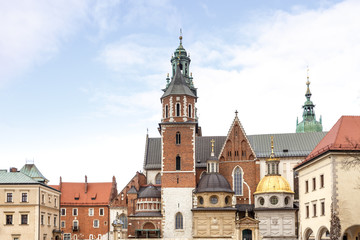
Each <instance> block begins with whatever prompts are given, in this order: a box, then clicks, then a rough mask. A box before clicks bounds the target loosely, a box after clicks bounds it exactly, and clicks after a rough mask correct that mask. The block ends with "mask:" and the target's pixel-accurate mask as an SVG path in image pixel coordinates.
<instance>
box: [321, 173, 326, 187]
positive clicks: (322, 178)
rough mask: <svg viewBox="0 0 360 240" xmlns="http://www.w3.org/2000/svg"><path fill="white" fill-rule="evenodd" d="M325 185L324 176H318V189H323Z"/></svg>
mask: <svg viewBox="0 0 360 240" xmlns="http://www.w3.org/2000/svg"><path fill="white" fill-rule="evenodd" d="M324 185H325V183H324V174H322V175H320V187H321V188H323V187H324Z"/></svg>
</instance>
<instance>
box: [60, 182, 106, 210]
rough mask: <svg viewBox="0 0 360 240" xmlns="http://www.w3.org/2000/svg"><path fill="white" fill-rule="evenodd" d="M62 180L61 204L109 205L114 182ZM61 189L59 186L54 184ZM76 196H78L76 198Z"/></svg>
mask: <svg viewBox="0 0 360 240" xmlns="http://www.w3.org/2000/svg"><path fill="white" fill-rule="evenodd" d="M87 185H88V187H87V192H86V193H85V183H78V182H62V183H61V205H108V204H109V203H110V200H111V199H110V198H111V194H112V192H111V190H112V187H113V183H112V182H104V183H87ZM53 187H54V188H57V189H59V188H60V187H59V186H53ZM75 198H78V200H76V199H75Z"/></svg>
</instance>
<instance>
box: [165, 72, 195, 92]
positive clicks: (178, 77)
mask: <svg viewBox="0 0 360 240" xmlns="http://www.w3.org/2000/svg"><path fill="white" fill-rule="evenodd" d="M169 95H188V96H192V97H196V96H195V94H194V93H193V92H192V91H191V90H190V88H189V87H188V85H187V83H186V82H185V79H184V76H183V75H182V73H181V70H180V67H179V65H177V68H176V72H175V76H174V77H173V79H172V80H171V82H170V84H169V87H168V88H167V89H166V91H165V93H164V94H163V95H162V97H161V98H164V97H166V96H169Z"/></svg>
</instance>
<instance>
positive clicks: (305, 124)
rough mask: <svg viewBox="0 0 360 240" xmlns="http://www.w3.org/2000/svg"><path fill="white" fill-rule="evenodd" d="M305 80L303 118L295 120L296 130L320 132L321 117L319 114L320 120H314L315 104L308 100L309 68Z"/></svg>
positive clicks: (309, 95) (309, 93)
mask: <svg viewBox="0 0 360 240" xmlns="http://www.w3.org/2000/svg"><path fill="white" fill-rule="evenodd" d="M307 71H308V74H307V81H306V86H307V89H306V93H305V97H306V101H305V103H304V106H303V109H304V112H303V115H302V117H303V120H302V121H301V122H300V123H298V120H296V132H297V133H298V132H322V129H323V128H322V119H321V116H320V121H316V117H315V111H314V107H315V105H314V104H313V102H312V101H311V100H310V98H311V95H312V94H311V91H310V81H309V69H308V70H307Z"/></svg>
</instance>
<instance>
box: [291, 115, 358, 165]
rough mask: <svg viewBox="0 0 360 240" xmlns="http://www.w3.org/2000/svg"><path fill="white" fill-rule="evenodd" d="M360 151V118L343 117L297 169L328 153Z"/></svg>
mask: <svg viewBox="0 0 360 240" xmlns="http://www.w3.org/2000/svg"><path fill="white" fill-rule="evenodd" d="M334 150H337V151H360V116H342V117H341V118H340V119H339V120H338V121H337V122H336V123H335V125H334V126H333V127H332V128H331V129H330V131H329V132H328V133H327V134H326V136H325V137H324V138H323V139H322V140H321V141H320V142H319V144H318V145H317V146H316V147H315V148H314V149H313V150H312V152H311V153H310V154H309V155H308V157H307V158H306V159H305V160H304V161H303V162H302V163H300V164H299V165H298V166H296V168H298V167H300V166H302V165H304V164H305V163H307V162H309V161H311V160H312V159H314V158H316V157H317V156H319V155H321V154H324V153H326V152H328V151H334Z"/></svg>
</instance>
